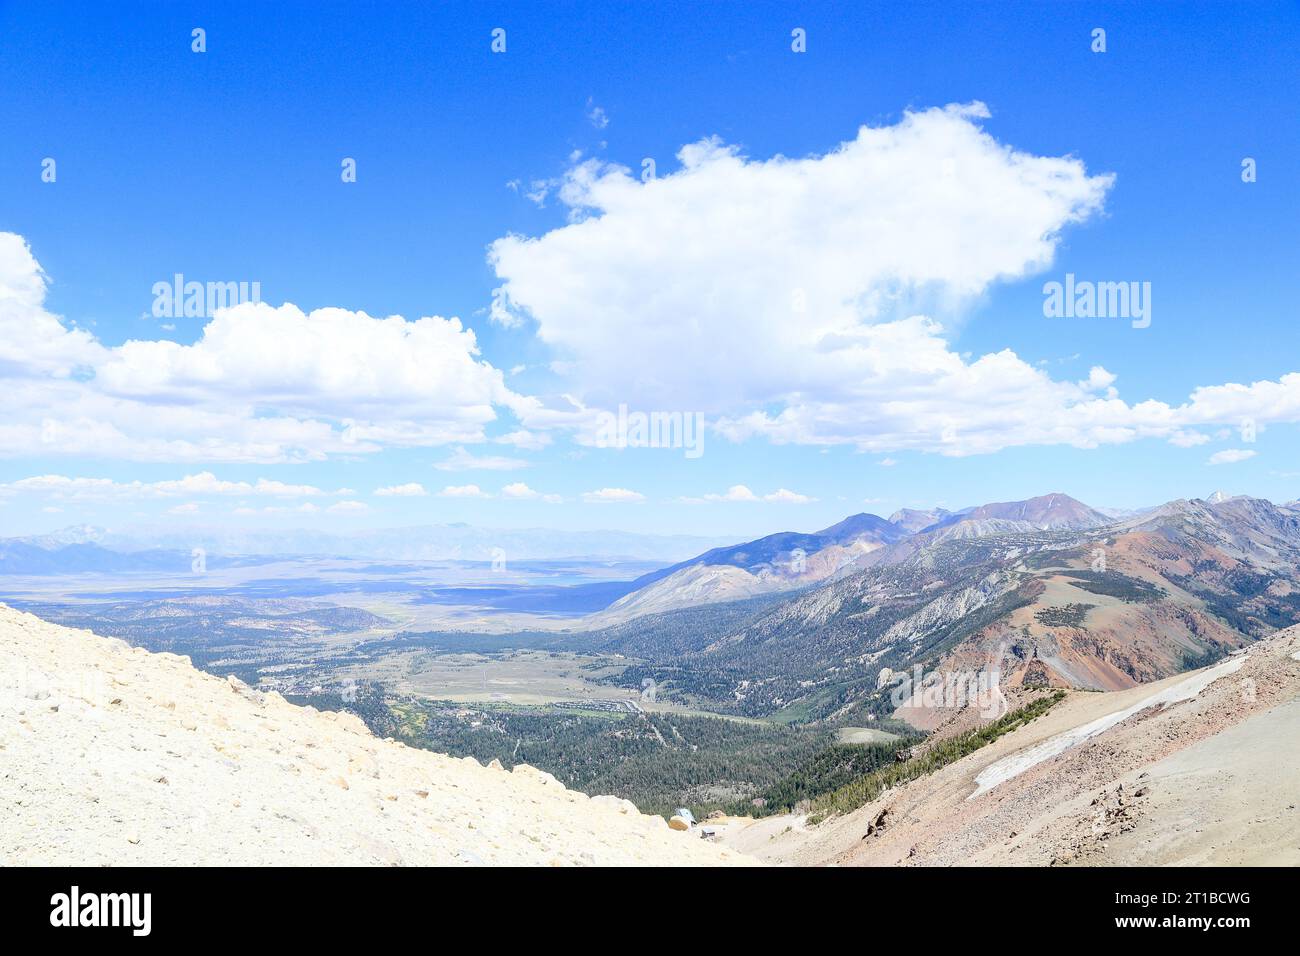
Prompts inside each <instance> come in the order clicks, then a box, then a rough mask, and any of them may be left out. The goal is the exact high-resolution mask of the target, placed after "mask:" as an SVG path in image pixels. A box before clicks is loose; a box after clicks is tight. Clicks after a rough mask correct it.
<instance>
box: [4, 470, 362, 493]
mask: <svg viewBox="0 0 1300 956" xmlns="http://www.w3.org/2000/svg"><path fill="white" fill-rule="evenodd" d="M351 493H352V492H351V490H350V489H347V488H340V489H339V490H337V491H332V492H331V491H324V490H322V489H320V488H317V487H315V486H314V485H291V484H285V483H284V482H282V481H271V480H268V479H266V478H259V479H258V480H257V481H256V482H252V483H250V482H247V481H226V480H224V479H220V478H218V477H217V476H216V475H214V474H213V473H212V472H210V471H203V472H199V473H197V474H193V475H186V476H185V477H183V478H176V479H168V480H164V481H152V482H142V481H128V482H119V481H114V480H113V479H111V478H70V477H68V476H66V475H34V476H32V477H31V478H22V479H19V480H18V481H13V482H9V483H7V484H0V495H16V494H36V495H46V496H50V497H55V498H92V499H113V498H172V497H193V496H196V495H213V496H216V495H236V496H245V495H258V496H262V497H271V498H310V497H321V496H327V495H335V496H337V495H344V494H351Z"/></svg>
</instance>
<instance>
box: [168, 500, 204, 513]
mask: <svg viewBox="0 0 1300 956" xmlns="http://www.w3.org/2000/svg"><path fill="white" fill-rule="evenodd" d="M198 510H199V506H198V503H197V502H193V501H187V502H186V503H185V504H183V505H175V506H174V507H171V508H168V509H167V513H168V514H169V515H189V514H194V513H195V512H196V511H198Z"/></svg>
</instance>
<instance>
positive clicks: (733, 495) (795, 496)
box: [679, 485, 817, 505]
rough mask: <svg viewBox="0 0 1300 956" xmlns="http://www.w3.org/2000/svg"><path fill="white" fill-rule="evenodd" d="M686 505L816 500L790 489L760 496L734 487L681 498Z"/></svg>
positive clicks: (807, 501)
mask: <svg viewBox="0 0 1300 956" xmlns="http://www.w3.org/2000/svg"><path fill="white" fill-rule="evenodd" d="M679 500H681V501H682V502H684V503H686V504H704V503H706V502H719V503H721V502H757V501H766V502H776V503H784V504H800V505H801V504H807V503H809V502H812V501H816V500H817V499H816V498H810V497H809V496H808V495H801V494H799V493H798V492H797V491H790V490H789V489H788V488H778V489H777V490H776V491H773V492H772V493H770V494H766V495H758V494H755V493H754V492H753V491H751V490H750V489H749V487H748V486H747V485H732V486H731V487H730V488H728V489H727V490H726V491H725V492H724V493H723V494H706V495H701V496H700V497H698V498H681V499H679Z"/></svg>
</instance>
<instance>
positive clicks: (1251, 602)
mask: <svg viewBox="0 0 1300 956" xmlns="http://www.w3.org/2000/svg"><path fill="white" fill-rule="evenodd" d="M900 517H902V518H903V519H904V520H907V521H909V522H910V523H911V524H912V525H913V526H915V525H916V524H917V523H918V522H917V521H916V519H915V517H914V515H902V516H900ZM935 517H936V520H935V521H934V522H932V523H931V524H929V525H927V526H924V527H922V528H920V529H919V530H915V531H913V532H911V533H910V534H909V533H906V532H905V530H904V528H903V526H902V521H899V522H889V524H890V525H892V528H890V529H885V530H884V531H883V532H882V530H881V529H879V528H876V529H875V530H874V531H873V533H872V536H871V539H870V540H867V541H866V542H865V543H864V544H863V545H862V546H861V547H860V548H858V551H859V552H860V553H856V554H853V556H852V560H851V561H850V562H849V563H846V564H840V563H839V562H838V560H836V561H835V562H834V563H836V565H837V570H836V571H834V572H832V573H830V574H820V576H819V572H814V573H813V574H809V575H808V578H810V579H812V580H811V581H809V582H808V583H802V582H797V583H794V582H792V581H791V580H790V578H791V577H793V576H792V575H787V576H785V577H781V576H779V575H777V574H775V573H774V572H772V573H769V575H768V577H767V578H765V577H764V573H765V569H767V568H770V567H773V566H780V565H781V563H782V562H783V561H786V560H788V551H786V550H783V549H782V548H780V547H775V548H766V549H763V550H761V551H757V552H755V553H758V554H760V555H761V557H762V558H763V562H762V564H761V565H750V566H748V567H745V568H737V567H736V566H735V565H734V564H730V563H729V564H710V563H708V562H709V561H711V560H717V558H710V556H709V555H707V554H706V555H701V556H700V558H699V559H698V561H697V562H696V563H694V564H689V563H688V564H687V565H686V567H684V568H680V569H678V570H676V571H674V572H673V573H671V574H670V575H668V576H667V577H665V578H663V579H661V580H659V581H656V582H653V583H651V584H649V585H648V586H647V587H645V588H643V589H642V590H640V591H638V592H634V593H632V594H630V595H628V596H626V597H624V598H623V599H621V600H620V601H619V602H616V603H615V604H614V605H613V606H612V607H611V608H610V611H611V612H616V611H619V610H621V609H628V608H631V609H636V608H637V607H646V606H650V602H649V601H648V600H647V598H648V597H651V596H652V597H654V599H655V604H654V606H657V607H668V606H671V605H672V601H670V600H669V599H668V597H667V596H666V595H665V594H664V593H663V589H664V588H665V587H666V586H669V585H676V584H677V582H681V581H691V580H694V581H698V580H701V579H704V578H705V577H706V576H707V575H709V574H731V575H733V576H734V574H736V573H744V574H748V575H750V580H747V581H746V584H747V585H748V586H749V587H751V589H753V591H755V592H757V591H759V586H760V585H764V584H766V582H768V581H773V582H774V583H773V584H772V585H771V586H770V587H768V590H767V594H766V597H765V598H763V599H758V598H755V597H754V596H753V595H752V594H751V596H750V599H749V600H740V601H731V602H729V603H727V604H715V605H713V606H708V605H705V606H696V607H690V606H683V605H687V604H688V602H689V601H690V600H691V598H692V597H695V598H699V599H700V603H703V600H704V599H705V598H707V597H710V595H707V594H696V595H692V594H690V593H685V594H681V595H679V596H678V597H679V600H678V602H677V609H676V610H671V611H658V612H655V613H649V614H644V615H640V616H634V615H627V614H625V615H622V616H620V617H619V618H617V619H614V620H608V621H607V622H606V626H605V627H604V629H603V630H602V632H601V637H600V640H601V641H602V642H603V644H602V646H603V647H605V648H607V649H610V650H615V651H617V652H619V653H623V654H626V655H628V656H631V657H637V658H640V659H643V660H646V661H649V662H650V664H649V665H648V666H646V667H645V668H643V672H642V671H636V672H634V675H635V676H637V677H638V678H643V677H645V676H652V677H654V679H655V680H656V681H658V682H659V683H660V684H661V685H663V684H665V683H668V684H670V685H672V686H676V687H677V688H678V689H680V691H681V692H682V693H683V694H684V695H685V696H686V697H687V698H688V699H689V698H691V697H694V698H696V699H697V700H698V701H700V702H701V703H702V704H703V705H707V706H713V707H725V708H727V709H730V710H732V711H735V712H737V713H741V714H748V715H751V716H772V715H781V716H783V717H787V718H789V719H812V718H821V717H836V718H843V719H853V720H858V719H871V718H873V717H877V716H885V715H888V714H889V713H891V712H892V711H893V709H894V708H893V707H892V706H890V705H889V701H888V697H889V694H888V693H887V691H888V690H889V689H890V688H883V689H882V687H881V680H882V672H885V673H886V674H892V673H897V672H903V671H911V670H912V669H913V668H916V667H920V668H921V673H922V674H924V675H926V679H929V675H933V674H939V673H945V672H954V671H960V672H968V671H981V670H990V671H995V672H996V673H997V674H998V675H999V677H1000V679H1001V681H1002V682H1003V684H1005V685H1006V686H1007V687H1009V688H1011V689H1013V690H1014V689H1015V688H1018V687H1021V686H1023V687H1045V686H1071V687H1090V688H1096V689H1117V688H1122V687H1128V686H1132V685H1134V684H1137V683H1142V682H1146V681H1150V680H1157V679H1160V678H1163V677H1167V676H1170V675H1171V674H1174V673H1178V672H1180V671H1182V670H1185V669H1187V668H1189V667H1192V666H1201V665H1202V664H1204V663H1207V662H1209V661H1212V660H1214V659H1217V658H1219V657H1221V656H1223V655H1225V654H1227V653H1230V652H1231V651H1233V650H1235V649H1237V648H1240V647H1242V646H1244V645H1246V644H1248V643H1250V642H1252V641H1254V640H1257V639H1259V638H1261V637H1264V636H1266V635H1268V634H1270V633H1272V632H1274V631H1275V630H1277V629H1279V628H1282V627H1286V626H1289V625H1291V624H1294V623H1296V622H1298V621H1300V509H1298V508H1296V507H1295V506H1294V505H1293V504H1292V505H1281V506H1279V505H1275V504H1273V503H1272V502H1269V501H1265V500H1263V499H1258V498H1250V497H1246V496H1235V497H1228V496H1219V497H1218V500H1213V501H1212V500H1208V499H1192V500H1180V501H1174V502H1169V503H1168V504H1165V505H1162V506H1160V507H1157V508H1153V509H1148V510H1146V511H1144V512H1141V513H1139V514H1136V515H1129V516H1124V517H1118V518H1112V517H1110V516H1108V515H1106V514H1104V513H1103V512H1100V511H1098V510H1097V509H1093V508H1089V507H1088V506H1086V505H1083V504H1081V503H1080V502H1078V501H1075V500H1074V499H1071V498H1068V497H1067V496H1064V495H1045V496H1042V497H1040V498H1034V499H1030V500H1028V501H1025V502H1010V503H999V504H994V505H986V506H982V507H979V508H973V509H968V510H966V511H964V512H958V513H954V514H948V515H936V516H935ZM762 540H763V541H771V540H772V539H762ZM856 540H857V539H852V540H851V541H850V544H853V543H855V542H856ZM843 548H844V544H843V542H840V541H836V542H833V543H829V544H827V545H825V546H824V547H823V548H822V549H821V551H816V552H812V553H811V554H809V555H808V556H807V557H806V558H805V561H806V564H807V566H808V567H815V566H817V560H816V559H817V555H818V554H820V553H822V552H824V551H828V550H831V549H843ZM746 553H748V552H747V551H746V550H745V548H744V547H743V546H740V547H738V548H732V549H727V550H726V551H725V552H723V554H724V556H726V557H728V558H730V557H732V556H735V555H739V554H746ZM833 554H834V555H835V557H836V558H838V556H839V551H838V550H836V551H834V552H833ZM687 575H690V576H691V577H689V578H688V577H687ZM778 588H779V589H780V590H781V591H783V592H789V593H782V594H779V595H777V596H776V597H775V598H774V597H773V596H772V594H771V592H772V591H774V590H777V589H778ZM909 679H912V680H914V679H915V678H909ZM917 689H918V690H919V687H918V688H917Z"/></svg>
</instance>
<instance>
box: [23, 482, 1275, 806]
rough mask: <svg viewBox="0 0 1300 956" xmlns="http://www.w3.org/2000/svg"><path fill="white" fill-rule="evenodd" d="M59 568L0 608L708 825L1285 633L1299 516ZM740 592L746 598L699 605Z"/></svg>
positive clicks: (1099, 518)
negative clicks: (650, 547)
mask: <svg viewBox="0 0 1300 956" xmlns="http://www.w3.org/2000/svg"><path fill="white" fill-rule="evenodd" d="M13 550H14V549H12V548H11V549H10V551H11V552H12V551H13ZM78 560H82V561H84V552H82V553H80V554H79V555H78ZM36 563H37V564H40V562H36ZM56 563H57V550H55V552H54V554H53V555H51V556H50V557H49V559H48V560H47V562H46V564H45V566H44V567H43V571H42V573H40V574H26V575H6V576H0V598H3V599H4V600H5V601H6V602H8V603H10V604H11V605H12V606H14V607H16V608H19V609H21V610H26V611H30V612H32V613H35V614H37V615H38V616H41V617H43V618H45V619H46V620H49V621H52V622H55V623H59V624H63V625H67V626H72V627H82V628H88V629H92V630H94V631H95V632H96V633H100V634H105V635H109V636H115V637H121V638H123V639H125V640H127V641H128V642H130V643H132V644H135V645H137V646H141V647H144V648H147V649H149V650H152V651H167V652H170V653H176V654H183V655H185V656H188V657H189V658H190V659H191V660H193V662H194V663H195V665H196V666H198V667H201V668H203V669H205V670H208V671H210V672H212V673H215V674H219V675H223V676H224V675H226V674H232V675H235V676H236V677H238V678H240V679H241V680H244V681H246V682H248V683H249V684H250V685H252V686H255V687H258V688H261V689H263V690H268V691H269V690H275V691H277V692H279V693H281V694H283V695H284V696H285V697H287V698H288V699H290V700H293V701H296V702H300V703H311V704H313V705H315V706H318V707H323V708H326V709H342V710H351V711H353V712H355V713H357V714H359V715H360V716H361V717H362V718H363V719H364V720H365V721H366V722H367V724H368V725H369V726H370V727H371V729H372V730H373V731H374V732H375V733H377V734H380V735H381V736H391V737H394V738H396V739H399V740H403V741H406V742H408V743H410V744H412V745H414V746H418V747H424V748H427V749H431V750H436V751H439V752H444V753H451V754H453V755H463V756H473V757H475V758H476V759H479V760H482V761H489V760H492V759H497V760H500V761H501V762H502V763H503V764H504V765H506V766H512V765H514V764H515V763H523V762H527V763H532V764H534V765H536V766H539V767H541V768H542V769H544V770H547V771H548V772H551V773H553V774H555V775H556V776H557V777H558V778H559V779H561V780H562V781H564V782H565V784H566V785H568V786H573V787H578V788H591V787H597V788H603V789H607V790H609V791H610V792H612V793H615V794H617V795H619V796H624V797H627V798H629V799H631V800H633V802H635V803H636V804H637V805H638V806H639V807H640V808H641V809H642V810H644V811H647V812H655V813H668V812H670V811H671V810H672V809H674V808H675V807H676V806H690V807H691V808H692V809H693V810H694V811H695V812H697V813H698V814H699V815H701V816H703V815H705V814H708V813H721V812H726V813H737V812H741V811H742V810H746V808H748V809H747V812H749V813H757V814H758V815H764V814H766V813H768V812H770V811H769V810H767V809H766V808H767V807H769V806H770V807H772V808H780V809H783V810H785V811H790V810H793V809H795V808H796V805H798V806H802V807H804V808H805V809H810V808H812V807H814V806H816V805H817V800H818V799H824V800H831V801H832V802H831V804H828V805H835V804H834V800H832V798H831V796H830V794H831V793H832V791H834V790H835V789H836V788H840V787H844V786H846V785H848V784H849V783H851V782H852V781H853V780H854V779H858V778H862V779H866V777H867V776H869V774H870V772H871V771H872V769H873V768H879V767H882V766H884V765H885V764H888V763H891V762H892V761H893V759H894V754H895V752H896V751H899V750H900V748H903V749H906V748H909V747H914V746H915V745H916V744H917V743H918V742H922V741H940V740H947V739H955V738H956V737H958V736H960V735H961V734H965V733H971V732H974V731H977V730H979V728H981V727H987V726H990V723H991V722H996V720H997V719H998V718H999V717H1000V716H1001V715H1003V714H1006V713H1008V712H1016V713H1019V712H1020V711H1022V710H1024V709H1025V708H1030V709H1031V710H1032V709H1033V708H1034V707H1036V706H1037V703H1036V702H1038V701H1041V700H1043V699H1044V698H1045V697H1047V696H1050V695H1051V694H1052V693H1054V692H1060V691H1071V692H1078V691H1093V692H1096V691H1123V690H1125V689H1127V688H1132V687H1137V686H1139V685H1146V684H1152V683H1158V682H1160V681H1162V680H1165V679H1168V678H1170V677H1173V676H1175V675H1177V674H1180V673H1182V672H1184V671H1187V670H1190V669H1193V668H1197V667H1203V666H1207V665H1211V664H1214V663H1215V662H1216V661H1219V660H1222V659H1223V658H1225V657H1226V656H1227V655H1229V654H1231V653H1234V652H1236V651H1238V650H1240V649H1242V648H1245V647H1248V646H1250V645H1251V644H1253V643H1254V642H1256V641H1259V640H1261V639H1264V638H1266V637H1268V636H1269V635H1270V634H1272V633H1274V632H1275V631H1277V630H1279V629H1282V628H1286V627H1288V626H1290V625H1292V624H1294V623H1296V622H1297V621H1300V589H1298V585H1297V582H1298V580H1300V578H1298V576H1297V569H1298V568H1300V512H1297V511H1296V509H1294V508H1292V507H1289V506H1282V507H1279V506H1276V505H1273V504H1271V503H1269V502H1264V501H1262V500H1259V499H1250V498H1224V499H1223V500H1218V501H1211V500H1199V499H1197V500H1192V501H1182V502H1172V503H1169V504H1167V505H1164V506H1160V507H1157V508H1153V509H1149V510H1148V511H1146V512H1142V513H1138V514H1130V515H1123V516H1117V517H1112V516H1109V515H1107V514H1104V513H1103V512H1101V511H1099V510H1096V509H1092V508H1089V507H1087V506H1085V505H1082V504H1080V503H1079V502H1076V501H1074V500H1073V499H1070V498H1068V497H1067V496H1064V495H1048V496H1043V497H1042V498H1039V499H1031V500H1030V501H1026V502H1010V503H1000V504H991V505H984V506H980V507H978V508H970V509H966V510H965V511H961V512H944V511H938V510H937V511H935V512H930V513H921V512H910V513H907V514H899V515H896V516H895V517H894V519H889V520H887V519H882V518H877V517H876V516H872V515H860V516H854V517H851V518H849V519H846V520H845V521H843V522H840V523H839V524H837V525H835V526H834V527H832V528H828V529H825V530H824V531H821V532H815V533H810V534H796V533H780V534H775V535H770V536H768V537H766V538H762V539H758V540H756V541H754V542H748V543H743V544H740V545H735V546H729V547H724V548H719V549H713V550H710V551H707V552H704V553H703V554H701V555H700V556H699V557H698V558H695V559H691V560H688V561H685V562H679V563H678V564H676V565H669V566H665V567H661V568H654V569H650V570H647V569H646V565H645V563H644V562H636V561H630V560H623V561H618V560H609V559H580V558H574V559H565V560H562V561H560V560H552V561H533V562H519V563H517V564H515V565H514V566H512V568H511V570H510V573H509V575H508V576H506V575H502V574H501V573H500V572H494V571H492V570H491V568H490V566H486V565H483V564H478V563H468V564H466V563H457V562H411V561H402V562H391V563H390V562H385V563H376V562H374V561H369V560H361V559H355V558H321V557H312V556H277V557H275V558H274V559H264V558H259V557H255V556H239V555H231V556H225V557H223V556H220V555H217V556H214V557H213V558H212V559H211V561H210V562H209V565H208V568H209V570H207V571H206V573H205V574H202V575H197V576H196V575H193V574H191V575H185V574H183V573H168V572H159V571H157V570H154V571H139V570H137V571H132V572H116V573H114V572H106V571H103V570H97V571H95V572H84V571H83V572H76V573H62V574H60V573H57V572H58V568H57V567H55V566H52V565H55V564H56ZM101 563H103V562H101ZM136 563H138V562H136ZM715 574H721V575H722V577H721V578H712V577H711V576H712V575H715ZM737 575H740V576H743V581H745V582H748V583H746V584H745V585H744V587H742V588H741V589H740V591H741V596H740V597H739V598H737V597H736V594H735V592H734V591H732V590H730V589H728V588H720V589H714V588H709V587H699V586H698V585H699V583H700V582H702V581H708V580H724V579H727V576H731V578H733V579H734V578H735V576H737ZM594 605H599V606H596V607H593V606H594ZM976 688H979V693H980V694H981V695H982V696H980V698H979V699H978V700H977V699H975V696H974V689H976ZM963 695H965V696H963ZM993 697H996V699H993ZM925 746H927V747H929V746H931V744H929V743H927V744H926V745H925ZM755 801H757V802H755Z"/></svg>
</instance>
